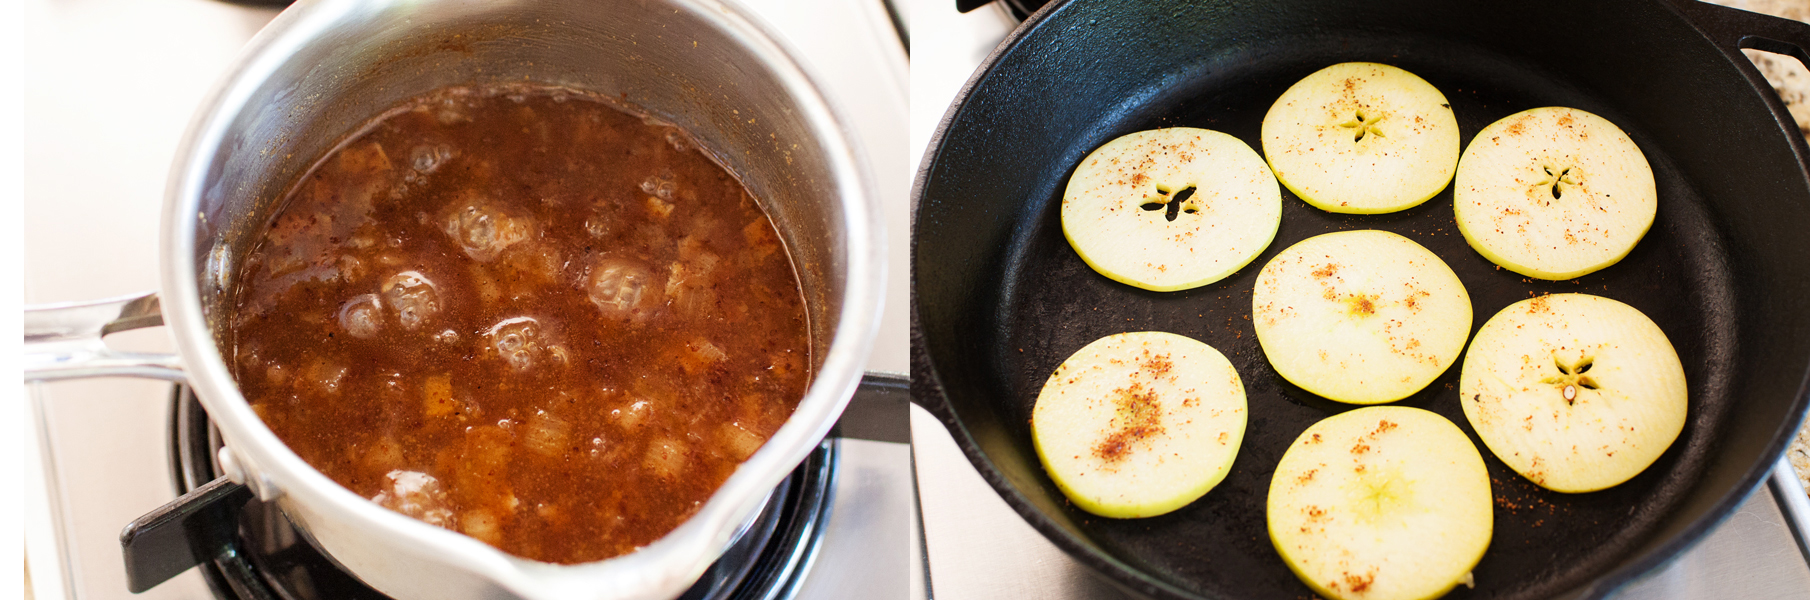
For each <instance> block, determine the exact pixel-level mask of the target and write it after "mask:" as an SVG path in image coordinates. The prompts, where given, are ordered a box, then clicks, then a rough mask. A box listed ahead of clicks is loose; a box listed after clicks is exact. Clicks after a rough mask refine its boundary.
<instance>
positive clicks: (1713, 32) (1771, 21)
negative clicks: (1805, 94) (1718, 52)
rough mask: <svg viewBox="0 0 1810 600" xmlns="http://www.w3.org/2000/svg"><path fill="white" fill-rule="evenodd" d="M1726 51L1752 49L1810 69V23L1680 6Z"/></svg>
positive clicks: (1719, 8)
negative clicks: (1775, 55)
mask: <svg viewBox="0 0 1810 600" xmlns="http://www.w3.org/2000/svg"><path fill="white" fill-rule="evenodd" d="M1679 8H1680V9H1681V10H1683V11H1684V14H1685V16H1687V17H1690V20H1691V22H1692V23H1694V24H1696V26H1697V29H1699V30H1702V31H1703V33H1705V34H1708V35H1709V37H1710V39H1712V40H1714V41H1715V42H1716V43H1717V44H1719V45H1721V46H1722V48H1723V50H1724V51H1727V52H1730V53H1733V54H1740V49H1742V48H1752V49H1754V50H1760V51H1763V52H1771V53H1773V54H1783V55H1786V56H1790V57H1792V58H1796V59H1797V61H1798V62H1800V63H1804V67H1805V68H1810V23H1804V22H1801V21H1793V20H1791V19H1783V18H1779V17H1774V16H1771V15H1763V14H1760V13H1755V12H1748V11H1745V10H1741V9H1738V8H1729V7H1726V6H1718V5H1715V4H1709V3H1707V2H1700V1H1697V0H1690V1H1687V2H1684V3H1682V4H1680V5H1679Z"/></svg>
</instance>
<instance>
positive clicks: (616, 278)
mask: <svg viewBox="0 0 1810 600" xmlns="http://www.w3.org/2000/svg"><path fill="white" fill-rule="evenodd" d="M652 279H653V276H652V274H651V273H649V272H648V270H647V267H646V266H643V265H642V264H641V263H640V262H639V261H634V260H629V259H624V258H606V259H603V260H601V261H598V262H597V264H596V265H594V266H592V267H591V272H590V274H589V275H588V276H587V277H586V278H585V281H584V284H585V292H586V294H587V295H588V296H590V298H591V303H592V304H595V305H597V308H598V309H599V310H601V311H603V314H604V316H607V317H611V318H616V319H627V320H640V319H642V318H645V316H646V313H647V307H646V305H647V304H649V302H647V301H648V300H652V299H653V298H651V297H650V296H651V294H649V293H648V288H649V287H652V284H653V282H652Z"/></svg>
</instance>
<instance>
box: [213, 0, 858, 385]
mask: <svg viewBox="0 0 1810 600" xmlns="http://www.w3.org/2000/svg"><path fill="white" fill-rule="evenodd" d="M322 8H334V9H343V12H342V13H341V14H335V15H332V16H331V17H330V18H325V19H323V18H312V19H309V20H308V21H306V22H304V23H293V24H291V25H297V24H299V25H303V26H307V27H318V28H319V30H318V31H313V32H310V33H312V34H313V36H314V39H313V40H312V41H311V42H309V43H308V45H306V46H302V47H298V48H295V49H294V54H292V55H291V56H289V57H288V58H287V59H285V60H283V61H282V62H280V63H279V64H271V65H263V64H250V65H241V68H245V69H248V70H250V71H253V72H251V73H244V74H242V75H247V76H253V77H260V78H262V79H263V80H264V84H263V85H262V86H260V87H258V88H257V89H256V90H255V91H254V92H253V93H252V96H251V97H250V98H247V99H246V101H245V102H244V104H243V105H244V106H245V107H246V109H247V110H245V111H243V112H241V113H240V114H238V115H234V116H233V119H232V122H231V126H230V129H229V131H228V133H227V134H226V135H225V136H224V137H223V138H222V139H220V140H219V142H218V146H219V147H220V149H221V151H220V152H218V153H216V154H215V155H214V159H215V160H214V162H213V164H211V165H209V166H208V176H207V177H206V180H207V182H208V183H207V184H206V188H205V190H204V192H203V194H202V197H201V199H200V212H201V213H202V219H203V221H204V222H203V223H202V225H201V226H200V227H197V228H196V230H195V236H196V239H195V244H194V248H196V250H197V253H196V255H195V256H194V257H193V260H194V264H195V269H196V271H197V272H198V273H200V274H201V277H198V279H200V280H201V281H204V282H207V283H206V284H205V285H203V286H202V289H201V290H200V292H201V305H202V307H203V312H204V313H205V315H206V317H207V320H208V322H209V323H210V324H211V325H212V327H210V329H212V330H214V331H215V332H216V337H217V341H223V338H218V332H220V331H221V330H222V327H221V324H222V323H224V322H225V321H224V319H225V317H226V316H228V315H229V314H230V313H231V307H232V305H233V302H232V292H233V289H234V287H235V282H234V281H233V277H234V276H235V274H234V273H233V265H235V264H238V263H239V262H240V260H239V259H240V258H242V257H243V256H244V254H245V253H246V252H247V251H249V250H250V249H251V246H252V245H253V244H255V243H256V242H257V238H258V236H259V235H260V233H261V228H262V227H263V226H264V225H265V224H266V223H268V221H269V219H270V217H271V216H272V212H273V211H274V210H276V209H279V208H281V207H280V202H281V201H282V199H283V195H284V193H285V192H286V191H287V189H288V186H289V185H290V184H291V183H293V182H294V180H295V179H296V178H297V177H298V176H300V175H302V174H303V173H305V172H306V171H307V170H308V169H309V168H310V167H311V166H312V165H313V161H314V160H317V159H318V158H319V157H321V156H322V155H324V154H325V153H326V152H328V151H329V150H331V149H332V148H333V146H334V144H336V143H338V142H339V141H341V140H342V139H343V138H344V137H345V136H346V135H348V134H350V133H352V132H354V131H356V130H357V129H358V128H359V126H360V125H361V124H363V123H365V122H366V121H368V120H370V119H372V118H374V117H376V116H377V115H379V114H381V113H382V112H383V111H384V110H385V109H388V108H390V107H392V106H395V105H397V104H398V103H400V102H402V101H404V100H406V99H409V98H412V97H415V96H418V95H421V94H423V93H426V92H428V91H431V90H434V89H438V88H442V87H446V86H452V85H483V84H498V83H521V82H532V83H536V84H546V85H556V86H566V87H572V88H577V89H582V90H587V91H592V92H599V93H602V94H604V95H607V96H610V97H613V98H618V99H621V100H622V101H624V102H625V103H627V104H629V105H631V106H633V107H637V108H639V109H641V110H643V111H646V112H647V113H649V114H651V115H652V116H654V117H657V118H659V119H661V120H664V121H667V122H671V123H674V124H676V125H679V126H680V127H682V128H684V129H685V130H686V131H689V132H691V134H692V135H693V136H694V137H696V138H698V140H699V141H700V142H701V144H702V145H703V146H704V147H705V148H706V149H708V150H710V151H712V152H713V153H714V154H715V155H716V156H717V159H718V160H719V161H720V162H722V163H723V165H724V166H725V167H727V168H728V169H729V170H730V171H731V172H733V173H735V174H736V175H737V176H738V177H739V178H740V179H741V180H742V183H743V184H744V185H746V186H747V187H748V188H749V191H750V192H751V193H753V194H754V196H755V197H756V198H757V199H758V200H759V201H760V202H761V205H762V208H763V209H765V210H766V211H767V213H768V215H769V216H770V217H771V218H772V219H773V221H774V224H775V225H776V226H777V227H778V228H779V230H780V232H781V235H782V236H783V237H784V238H785V240H786V245H787V248H788V250H789V251H790V252H791V254H792V260H793V262H794V264H795V265H796V267H797V268H798V271H799V277H800V280H801V282H802V283H803V286H804V289H805V292H806V306H807V310H808V311H809V314H810V320H811V340H812V345H813V348H812V356H813V360H814V361H815V362H816V364H815V365H814V366H821V364H822V361H823V358H824V356H825V355H826V354H827V351H828V347H829V344H830V341H831V339H832V334H833V333H834V332H835V331H836V323H837V315H838V314H839V313H840V309H841V305H842V301H843V297H842V291H843V288H844V284H845V281H844V279H845V277H846V271H847V264H848V261H849V257H848V256H846V255H845V251H844V250H843V248H844V247H845V246H846V244H845V243H844V242H845V235H846V232H845V231H843V229H842V227H841V224H842V223H843V222H844V221H845V220H846V218H847V215H845V214H844V207H843V206H842V204H841V202H840V200H839V199H838V198H839V190H838V189H837V186H838V184H839V183H841V182H840V181H839V180H838V177H839V174H838V173H837V172H836V165H835V164H834V159H833V157H831V156H830V155H829V153H830V152H832V151H833V150H831V149H829V148H825V147H824V146H823V145H822V143H821V140H820V139H818V136H819V135H821V132H817V131H814V130H813V127H814V126H813V124H812V123H810V122H809V121H808V120H807V118H808V117H807V115H805V114H801V113H800V112H799V111H797V110H795V108H794V107H795V106H796V105H797V103H798V102H797V99H796V98H795V97H794V92H793V91H791V90H788V89H786V87H785V85H784V83H783V82H782V81H781V79H780V77H779V76H778V75H777V74H775V73H774V72H773V71H772V65H770V64H764V63H763V61H765V60H771V59H770V57H763V56H758V55H755V54H754V53H753V51H751V50H750V49H749V46H756V47H758V46H762V45H768V44H769V43H766V42H763V41H760V40H752V39H746V38H740V37H737V36H736V35H735V34H734V33H733V32H730V31H726V30H724V29H723V27H722V26H721V25H720V24H719V23H718V22H717V21H719V20H720V19H721V18H722V15H713V14H709V11H708V10H706V9H705V8H704V7H694V6H680V5H671V4H665V3H640V2H586V1H569V0H555V1H551V2H485V1H474V0H455V1H451V2H433V3H407V2H391V3H365V4H354V3H345V2H339V3H334V4H333V5H332V6H328V7H322ZM314 12H315V13H318V12H322V11H314ZM285 16H293V15H285ZM309 16H311V17H318V16H319V15H316V14H310V15H309ZM279 22H280V21H279ZM260 68H262V69H264V72H256V71H258V70H260ZM843 176H845V175H843ZM221 349H222V351H224V349H225V347H224V345H223V344H222V345H221ZM223 353H224V352H223Z"/></svg>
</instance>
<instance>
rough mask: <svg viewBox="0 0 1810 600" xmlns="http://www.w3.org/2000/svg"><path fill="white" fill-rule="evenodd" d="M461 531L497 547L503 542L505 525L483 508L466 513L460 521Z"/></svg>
mask: <svg viewBox="0 0 1810 600" xmlns="http://www.w3.org/2000/svg"><path fill="white" fill-rule="evenodd" d="M459 525H460V530H461V531H464V532H465V535H469V536H471V537H474V538H478V541H481V542H484V543H486V544H490V545H492V546H495V545H497V544H499V543H501V542H502V541H503V524H502V521H501V520H500V519H498V518H497V516H496V515H494V514H491V512H490V511H488V510H484V509H481V508H475V509H471V510H467V511H465V515H464V517H463V518H461V519H459Z"/></svg>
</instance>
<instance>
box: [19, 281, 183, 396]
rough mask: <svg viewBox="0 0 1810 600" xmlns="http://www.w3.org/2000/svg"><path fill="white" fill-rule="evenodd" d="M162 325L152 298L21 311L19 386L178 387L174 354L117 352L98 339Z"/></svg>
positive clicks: (151, 295)
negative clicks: (146, 382)
mask: <svg viewBox="0 0 1810 600" xmlns="http://www.w3.org/2000/svg"><path fill="white" fill-rule="evenodd" d="M159 325H163V313H162V312H160V311H159V309H158V303H157V294H156V293H154V292H148V293H142V294H135V295H131V296H123V297H119V298H113V299H109V300H97V301H94V302H77V303H67V304H47V305H39V306H30V307H26V309H25V380H26V381H55V380H59V379H78V378H86V377H107V376H123V377H146V378H150V379H163V380H167V381H183V380H184V379H185V376H184V374H183V371H182V362H181V361H180V360H178V359H177V358H176V355H174V354H152V353H144V352H120V351H116V350H114V349H112V348H108V347H107V344H106V342H104V341H102V340H101V338H102V337H104V336H106V335H107V334H110V333H116V332H120V331H126V330H131V329H140V328H144V327H156V326H159Z"/></svg>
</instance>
